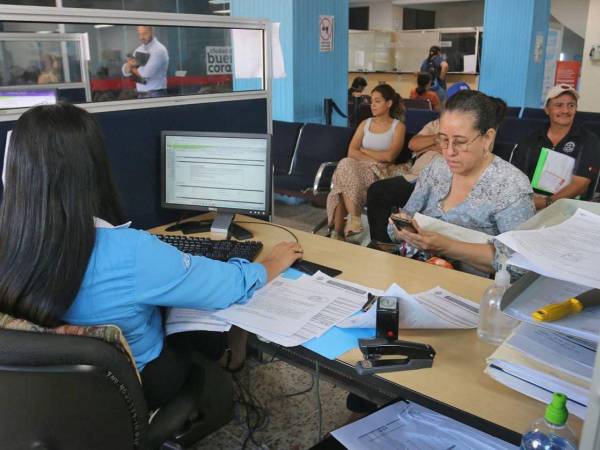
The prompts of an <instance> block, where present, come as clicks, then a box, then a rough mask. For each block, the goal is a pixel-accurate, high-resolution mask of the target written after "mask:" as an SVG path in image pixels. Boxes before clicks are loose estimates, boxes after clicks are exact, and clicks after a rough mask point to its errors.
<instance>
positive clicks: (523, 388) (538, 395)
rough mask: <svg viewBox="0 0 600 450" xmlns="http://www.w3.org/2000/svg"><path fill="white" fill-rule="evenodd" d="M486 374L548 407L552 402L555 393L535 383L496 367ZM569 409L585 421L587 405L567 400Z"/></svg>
mask: <svg viewBox="0 0 600 450" xmlns="http://www.w3.org/2000/svg"><path fill="white" fill-rule="evenodd" d="M485 373H487V374H488V375H489V376H490V377H492V378H493V379H494V380H496V381H498V382H499V383H501V384H503V385H505V386H507V387H509V388H511V389H514V390H515V391H519V392H521V393H522V394H525V395H527V396H528V397H532V398H534V399H536V400H538V401H540V402H542V403H544V404H546V405H547V404H548V403H550V401H551V400H552V394H553V393H554V391H550V390H548V389H547V388H544V387H541V386H538V385H537V384H534V383H529V382H527V381H525V380H522V379H520V378H518V377H516V376H514V375H511V374H509V373H506V372H504V371H503V370H502V369H499V368H497V367H494V366H488V367H487V368H486V369H485ZM540 408H543V405H540ZM567 409H568V410H569V413H571V414H575V415H576V416H577V417H579V418H580V419H584V420H585V414H586V411H587V407H586V406H585V405H582V404H580V403H577V402H575V401H573V400H571V399H567Z"/></svg>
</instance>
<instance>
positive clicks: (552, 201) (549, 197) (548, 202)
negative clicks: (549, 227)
mask: <svg viewBox="0 0 600 450" xmlns="http://www.w3.org/2000/svg"><path fill="white" fill-rule="evenodd" d="M552 203H554V200H552V197H551V196H548V197H546V208H547V207H548V206H550V205H551V204H552Z"/></svg>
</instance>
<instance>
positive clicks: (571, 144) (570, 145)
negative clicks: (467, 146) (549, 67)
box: [512, 84, 600, 210]
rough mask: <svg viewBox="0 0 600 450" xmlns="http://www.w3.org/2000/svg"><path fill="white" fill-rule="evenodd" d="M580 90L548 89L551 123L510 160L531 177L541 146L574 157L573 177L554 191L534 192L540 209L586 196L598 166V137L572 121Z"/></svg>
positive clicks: (546, 109)
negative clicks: (563, 199)
mask: <svg viewBox="0 0 600 450" xmlns="http://www.w3.org/2000/svg"><path fill="white" fill-rule="evenodd" d="M577 100H579V93H578V92H577V91H576V90H575V89H574V88H573V87H572V86H569V85H568V84H558V85H556V86H554V87H553V88H552V89H550V90H549V91H548V95H547V96H546V104H545V107H544V109H545V111H546V114H547V115H548V119H549V120H550V123H549V125H548V126H547V127H544V128H542V129H540V130H537V131H534V132H533V133H531V134H530V135H529V136H527V137H526V138H525V139H523V140H522V141H521V142H520V143H519V145H518V146H517V148H516V150H515V153H514V155H515V156H514V157H513V161H512V163H513V164H514V165H515V166H517V167H518V168H519V169H521V170H522V171H523V172H525V174H526V175H527V176H528V177H529V179H532V178H533V175H534V173H535V170H536V167H537V165H538V162H539V160H540V155H541V154H542V149H543V148H545V149H548V150H554V151H556V152H560V153H562V154H564V155H567V156H570V157H572V158H573V159H574V160H575V166H574V168H573V177H572V179H571V181H570V182H569V183H568V184H566V185H565V186H563V187H561V188H560V189H559V190H558V191H557V192H555V193H553V194H550V195H548V193H547V192H546V193H544V194H537V195H536V196H535V197H534V202H535V207H536V208H537V209H538V210H539V209H543V208H545V207H547V206H549V205H550V204H552V202H554V201H556V200H558V199H560V198H575V197H577V196H585V195H586V193H587V192H588V189H589V188H590V184H591V183H592V182H593V180H594V178H595V172H596V171H597V170H598V169H599V168H600V139H598V137H597V136H596V135H595V134H594V133H592V132H591V131H589V130H587V129H585V128H582V127H581V126H580V125H577V124H574V123H573V122H574V120H575V113H576V112H577Z"/></svg>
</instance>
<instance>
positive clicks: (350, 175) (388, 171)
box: [327, 158, 410, 226]
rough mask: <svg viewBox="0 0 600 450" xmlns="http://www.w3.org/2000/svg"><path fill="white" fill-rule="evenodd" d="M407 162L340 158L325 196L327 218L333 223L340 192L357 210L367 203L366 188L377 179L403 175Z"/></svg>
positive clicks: (407, 166)
mask: <svg viewBox="0 0 600 450" xmlns="http://www.w3.org/2000/svg"><path fill="white" fill-rule="evenodd" d="M409 168H410V166H409V165H408V164H389V163H382V162H377V161H359V160H356V159H352V158H344V159H342V160H341V161H340V162H339V163H338V165H337V167H336V169H335V172H334V173H333V186H332V188H331V192H330V193H329V195H328V196H327V220H328V223H329V225H330V226H331V225H332V224H333V216H334V213H335V210H336V208H337V207H338V205H339V203H340V201H341V194H344V195H345V196H346V198H347V199H348V200H349V201H350V202H352V204H353V205H354V206H355V207H356V209H358V210H359V211H360V210H362V209H363V207H364V206H365V205H366V203H367V190H368V189H369V186H371V185H372V184H373V183H375V182H376V181H377V180H381V179H384V178H389V177H393V176H398V175H403V174H404V173H407V172H408V171H409Z"/></svg>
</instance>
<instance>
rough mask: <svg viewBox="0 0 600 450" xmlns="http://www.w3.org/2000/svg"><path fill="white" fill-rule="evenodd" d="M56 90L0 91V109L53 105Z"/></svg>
mask: <svg viewBox="0 0 600 450" xmlns="http://www.w3.org/2000/svg"><path fill="white" fill-rule="evenodd" d="M55 103H56V89H31V90H20V91H12V90H7V89H0V109H10V108H31V107H32V106H37V105H54V104H55Z"/></svg>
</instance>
